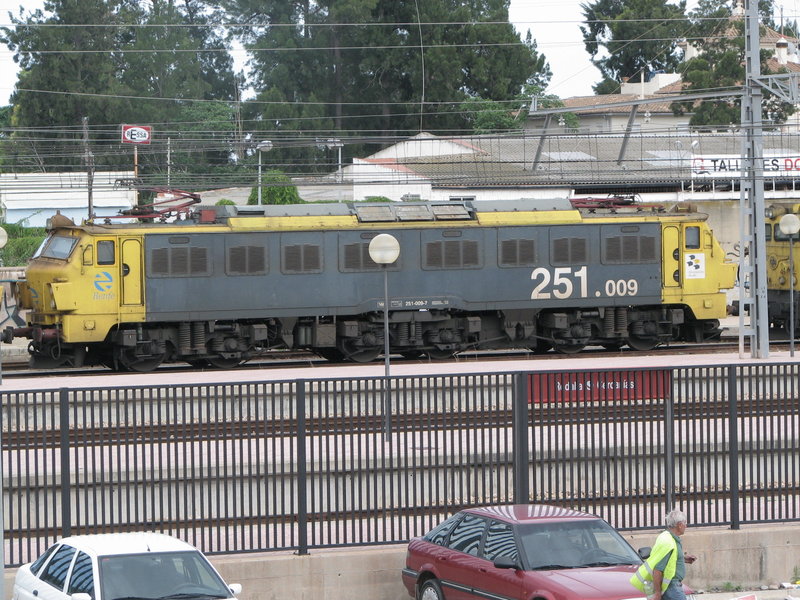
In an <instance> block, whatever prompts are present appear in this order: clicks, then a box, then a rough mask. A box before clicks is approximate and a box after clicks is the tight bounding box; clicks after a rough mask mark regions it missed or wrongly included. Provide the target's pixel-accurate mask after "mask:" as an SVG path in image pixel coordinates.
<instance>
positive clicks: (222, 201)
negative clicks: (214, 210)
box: [215, 198, 236, 206]
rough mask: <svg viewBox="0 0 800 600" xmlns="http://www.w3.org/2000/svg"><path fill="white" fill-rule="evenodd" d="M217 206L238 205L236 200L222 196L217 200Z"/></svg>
mask: <svg viewBox="0 0 800 600" xmlns="http://www.w3.org/2000/svg"><path fill="white" fill-rule="evenodd" d="M215 206H236V202H234V201H233V200H228V199H227V198H220V199H219V200H217V202H216V204H215Z"/></svg>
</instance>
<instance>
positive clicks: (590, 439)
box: [1, 363, 800, 565]
mask: <svg viewBox="0 0 800 600" xmlns="http://www.w3.org/2000/svg"><path fill="white" fill-rule="evenodd" d="M799 375H800V366H799V365H798V364H797V363H789V364H767V365H757V364H754V365H748V366H731V367H717V366H715V367H695V368H687V369H649V370H648V369H639V370H615V371H576V372H569V373H560V372H537V373H524V374H513V375H512V374H475V375H453V376H448V375H441V376H426V377H402V378H392V379H391V380H389V389H388V391H387V394H386V396H384V391H385V388H384V386H385V384H386V380H385V379H384V378H364V379H337V380H296V381H280V382H263V383H228V384H220V385H174V386H162V387H141V388H113V389H106V390H100V389H80V390H76V389H58V390H40V391H30V392H5V393H2V394H1V396H2V411H3V415H2V416H3V431H2V472H3V480H2V484H3V490H2V492H3V502H4V504H3V516H4V521H5V522H4V533H5V538H4V541H5V558H6V564H8V565H18V564H21V563H23V562H26V561H28V560H30V559H32V558H33V557H35V556H37V555H38V554H39V553H40V552H41V551H43V549H44V548H45V547H47V546H48V545H49V544H51V543H52V542H53V541H55V540H56V539H57V538H59V537H62V536H65V535H71V534H78V533H94V532H103V531H123V530H142V529H148V530H157V531H162V532H165V533H169V534H172V535H177V536H178V537H181V538H182V539H185V540H186V541H188V542H189V543H192V544H194V545H196V546H197V547H199V548H200V549H202V550H203V551H205V552H208V553H226V552H255V551H268V550H296V551H297V552H299V553H306V552H308V551H309V549H312V548H323V547H331V546H349V545H366V544H383V543H396V542H402V541H405V540H407V539H409V538H411V537H413V536H416V535H420V534H422V533H424V532H425V531H426V530H428V529H429V528H431V527H432V526H433V525H434V524H436V523H437V522H439V520H441V519H442V518H443V517H445V516H446V515H449V514H451V513H452V512H454V511H456V510H458V509H460V508H461V507H464V506H470V505H481V504H505V503H512V502H522V503H527V502H542V503H550V504H558V505H563V506H569V507H574V508H577V509H581V510H587V511H590V512H593V513H596V514H599V515H601V516H603V517H604V518H606V519H607V520H609V521H610V522H611V523H612V524H613V525H615V526H616V527H618V528H620V529H639V528H651V527H652V528H655V527H659V526H661V524H662V520H663V515H664V514H665V513H666V512H667V511H668V510H669V508H671V507H673V506H680V507H681V508H683V509H684V510H685V511H686V512H687V514H688V515H689V519H690V520H691V522H692V523H693V524H697V525H726V526H730V527H734V528H736V527H739V526H740V524H742V523H755V522H769V521H788V520H798V519H800V390H799V389H798V387H799V386H800V383H798V379H799V377H798V376H799ZM387 407H388V411H387V410H385V408H387Z"/></svg>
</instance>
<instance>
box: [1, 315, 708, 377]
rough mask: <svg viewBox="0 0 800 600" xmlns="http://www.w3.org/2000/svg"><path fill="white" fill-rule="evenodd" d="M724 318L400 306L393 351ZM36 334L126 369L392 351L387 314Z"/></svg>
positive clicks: (612, 336) (37, 361)
mask: <svg viewBox="0 0 800 600" xmlns="http://www.w3.org/2000/svg"><path fill="white" fill-rule="evenodd" d="M719 335H720V329H719V322H718V321H716V320H709V321H700V320H695V319H694V318H693V316H692V315H691V312H690V311H689V310H688V309H685V308H684V307H679V306H676V307H664V306H654V307H605V308H592V309H571V310H542V311H528V310H510V311H504V312H501V311H485V312H480V313H465V312H459V311H399V312H393V313H390V315H389V345H390V351H391V352H392V353H394V354H400V355H402V356H404V357H407V358H420V357H428V358H430V359H434V360H437V359H444V358H448V357H450V356H452V355H454V354H456V353H458V352H463V351H466V350H482V349H503V348H528V349H530V350H533V351H534V352H544V351H547V350H549V349H551V348H552V349H554V350H555V351H557V352H561V353H567V354H569V353H575V352H579V351H580V350H582V349H583V348H584V347H586V346H602V347H605V348H607V349H619V348H621V347H622V346H624V345H628V346H630V347H631V348H634V349H636V350H650V349H652V348H655V347H656V346H658V345H661V344H665V343H669V342H670V341H673V340H684V341H690V342H701V341H706V340H711V339H715V338H717V337H719ZM14 336H15V337H23V336H24V337H29V338H30V339H31V340H32V341H31V343H30V345H29V351H30V353H31V366H32V367H34V368H54V367H60V366H73V367H80V366H84V365H98V364H102V365H105V366H107V367H109V368H112V369H114V370H118V371H150V370H152V369H154V368H156V367H157V366H159V365H160V364H161V363H163V362H177V361H183V362H187V363H189V364H192V365H194V366H196V367H201V368H203V367H215V368H232V367H235V366H237V365H239V364H241V363H242V362H245V361H247V360H248V359H250V358H252V357H253V356H254V355H256V354H258V353H260V352H263V351H266V350H270V349H276V348H289V349H304V350H310V351H312V352H315V353H316V354H318V355H319V356H322V357H323V358H325V359H327V360H331V361H334V362H336V361H343V360H347V361H353V362H369V361H372V360H374V359H375V358H377V357H378V356H379V355H381V354H382V353H383V351H384V323H383V314H382V313H380V312H373V313H366V314H364V315H357V316H349V317H339V318H336V317H313V318H312V317H309V318H289V319H284V320H283V321H280V320H277V319H269V320H266V321H236V322H234V321H231V322H219V321H193V322H181V323H166V324H163V323H162V324H136V325H131V326H129V327H120V328H118V329H116V330H114V331H112V332H111V333H110V334H109V336H108V337H107V339H106V340H105V342H103V343H101V344H95V345H70V344H65V343H64V342H63V341H61V336H60V331H59V329H58V328H57V327H51V328H18V329H15V330H14Z"/></svg>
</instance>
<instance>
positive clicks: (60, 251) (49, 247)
mask: <svg viewBox="0 0 800 600" xmlns="http://www.w3.org/2000/svg"><path fill="white" fill-rule="evenodd" d="M77 243H78V238H75V237H67V236H63V235H54V236H51V237H50V239H49V240H48V241H47V243H46V244H45V246H44V248H42V254H41V256H42V257H43V258H58V259H61V260H66V259H68V258H69V255H70V254H72V250H73V249H74V248H75V245H76V244H77Z"/></svg>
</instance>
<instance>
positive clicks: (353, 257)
mask: <svg viewBox="0 0 800 600" xmlns="http://www.w3.org/2000/svg"><path fill="white" fill-rule="evenodd" d="M380 268H381V266H380V265H379V264H378V263H376V262H375V261H374V260H372V258H371V257H370V255H369V242H358V243H355V244H344V246H343V247H342V253H341V255H340V257H339V270H341V271H343V272H348V271H377V270H378V269H380Z"/></svg>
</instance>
